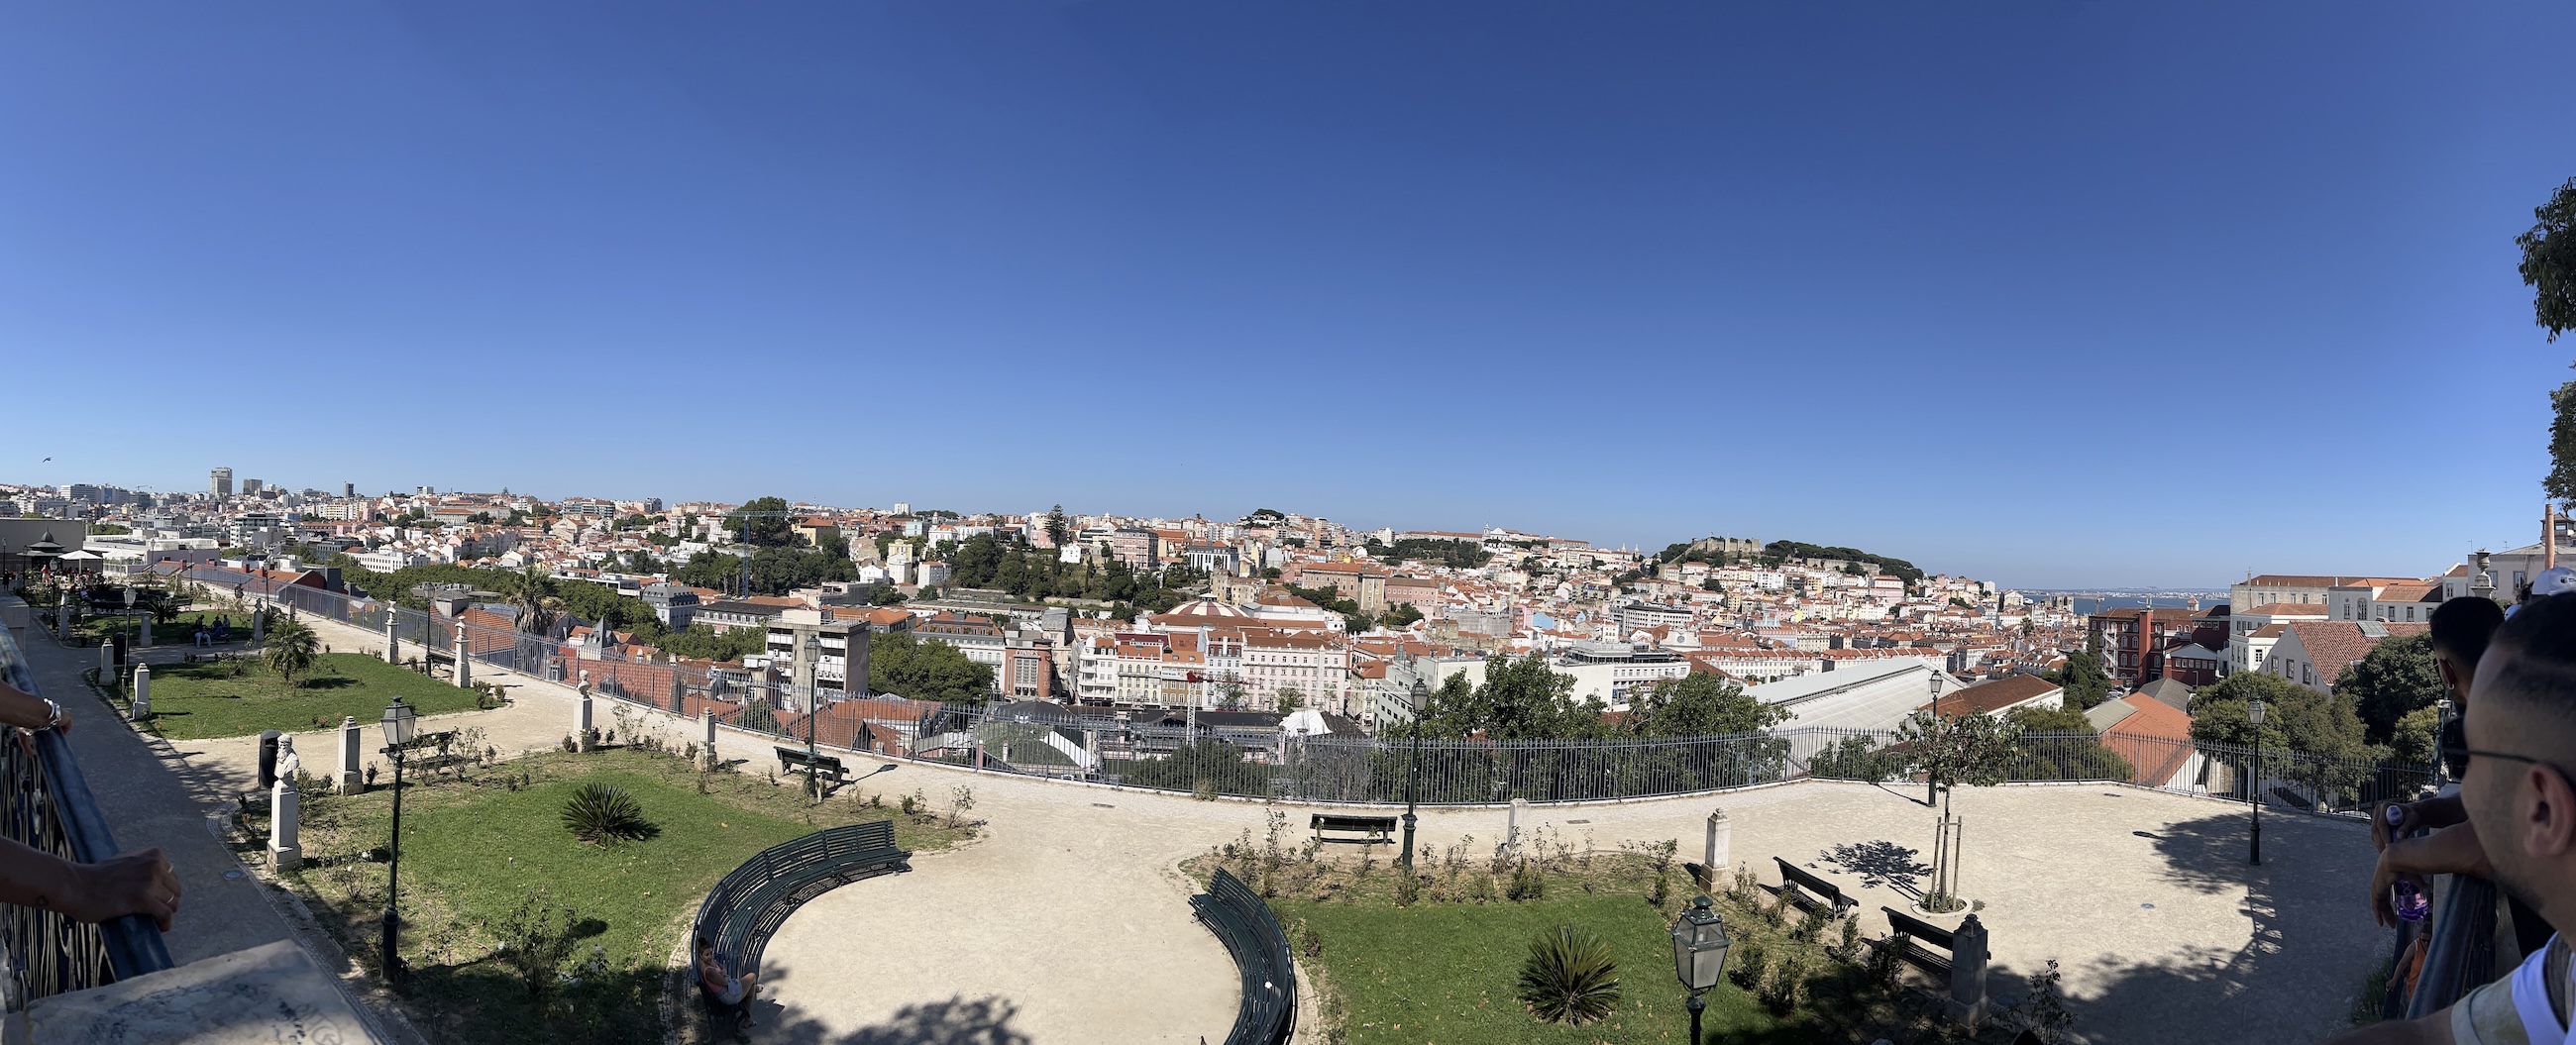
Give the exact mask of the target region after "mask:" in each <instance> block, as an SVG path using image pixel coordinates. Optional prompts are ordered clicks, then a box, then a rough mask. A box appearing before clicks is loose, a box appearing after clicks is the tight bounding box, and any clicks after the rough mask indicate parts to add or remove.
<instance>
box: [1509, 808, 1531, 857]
mask: <svg viewBox="0 0 2576 1045" xmlns="http://www.w3.org/2000/svg"><path fill="white" fill-rule="evenodd" d="M1527 812H1529V799H1526V798H1515V799H1512V809H1511V812H1509V813H1506V814H1504V816H1505V819H1504V821H1503V844H1504V845H1506V846H1509V847H1510V850H1511V854H1512V858H1513V859H1516V860H1517V859H1519V858H1520V855H1521V815H1522V814H1524V813H1527Z"/></svg>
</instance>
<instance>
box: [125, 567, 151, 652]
mask: <svg viewBox="0 0 2576 1045" xmlns="http://www.w3.org/2000/svg"><path fill="white" fill-rule="evenodd" d="M125 612H127V613H132V612H134V584H133V582H131V581H128V582H127V583H126V585H125ZM143 627H144V631H143V632H142V633H140V636H139V637H141V638H143V639H144V640H145V641H143V642H138V643H136V645H138V646H140V645H147V644H148V643H149V637H150V634H151V627H152V625H150V624H145V625H144V626H143Z"/></svg>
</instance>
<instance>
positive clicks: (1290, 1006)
mask: <svg viewBox="0 0 2576 1045" xmlns="http://www.w3.org/2000/svg"><path fill="white" fill-rule="evenodd" d="M1190 907H1191V908H1192V909H1194V910H1196V911H1197V912H1198V916H1199V921H1201V922H1203V923H1205V924H1206V925H1207V927H1208V931H1209V932H1212V933H1215V934H1216V938H1217V940H1218V941H1219V942H1221V943H1223V944H1225V949H1226V950H1227V951H1229V952H1232V953H1233V955H1234V964H1235V967H1236V968H1237V969H1240V970H1242V973H1243V1007H1242V1008H1241V1009H1239V1010H1237V1011H1236V1012H1235V1017H1234V1030H1233V1031H1232V1032H1231V1033H1229V1034H1227V1035H1226V1036H1225V1041H1226V1045H1285V1043H1286V1042H1287V1041H1288V1039H1289V1037H1290V1035H1292V1034H1294V1033H1295V1032H1296V1030H1297V961H1296V958H1295V956H1293V955H1291V954H1290V953H1289V950H1288V934H1286V933H1283V932H1281V931H1280V930H1279V920H1278V919H1277V918H1275V917H1273V916H1272V915H1271V913H1270V905H1269V904H1267V903H1263V902H1262V900H1261V894H1259V893H1255V892H1253V891H1252V888H1251V887H1250V886H1247V885H1245V884H1243V882H1242V880H1241V879H1238V878H1236V877H1235V876H1234V875H1232V874H1230V873H1227V872H1226V871H1225V870H1224V869H1223V868H1219V869H1218V870H1217V872H1216V877H1215V878H1213V879H1210V880H1209V881H1208V891H1207V892H1204V893H1201V894H1199V895H1197V896H1193V897H1190Z"/></svg>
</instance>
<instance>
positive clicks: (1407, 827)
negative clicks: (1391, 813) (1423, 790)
mask: <svg viewBox="0 0 2576 1045" xmlns="http://www.w3.org/2000/svg"><path fill="white" fill-rule="evenodd" d="M1430 703H1431V687H1429V686H1426V685H1423V684H1422V678H1421V676H1419V675H1417V676H1415V677H1414V679H1413V764H1412V765H1411V766H1410V767H1408V768H1406V769H1405V771H1404V848H1403V849H1402V850H1399V851H1398V852H1397V853H1396V854H1395V865H1396V866H1398V867H1401V868H1404V869H1405V870H1406V871H1408V872H1410V871H1412V870H1413V822H1414V816H1413V785H1414V781H1415V780H1416V779H1417V778H1419V777H1421V776H1422V713H1423V712H1424V711H1425V710H1427V709H1428V708H1429V707H1430Z"/></svg>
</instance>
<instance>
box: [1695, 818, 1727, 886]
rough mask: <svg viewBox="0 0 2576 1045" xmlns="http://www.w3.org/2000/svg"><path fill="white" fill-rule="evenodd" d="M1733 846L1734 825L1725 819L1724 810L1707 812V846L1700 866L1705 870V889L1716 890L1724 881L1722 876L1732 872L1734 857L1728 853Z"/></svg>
mask: <svg viewBox="0 0 2576 1045" xmlns="http://www.w3.org/2000/svg"><path fill="white" fill-rule="evenodd" d="M1734 845H1735V825H1734V824H1733V823H1731V822H1729V821H1728V820H1727V819H1726V810H1724V809H1711V810H1709V811H1708V845H1707V848H1706V849H1705V850H1704V851H1703V852H1702V854H1701V858H1700V866H1701V867H1704V868H1707V869H1708V871H1707V873H1708V881H1707V882H1704V883H1702V884H1703V885H1705V886H1706V887H1707V888H1710V889H1716V888H1719V887H1720V886H1721V884H1722V883H1723V882H1724V881H1725V879H1724V878H1723V877H1721V876H1722V875H1726V874H1729V873H1731V872H1732V870H1733V868H1734V866H1735V864H1734V857H1733V855H1732V854H1730V853H1729V852H1728V850H1729V849H1731V848H1733V847H1734Z"/></svg>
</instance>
